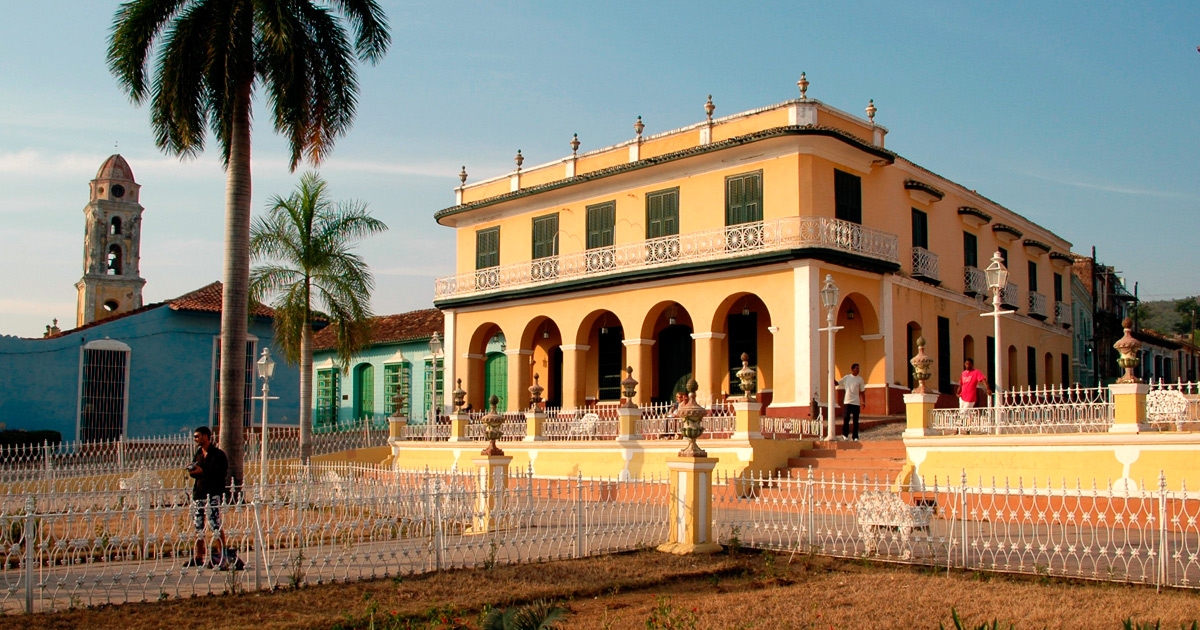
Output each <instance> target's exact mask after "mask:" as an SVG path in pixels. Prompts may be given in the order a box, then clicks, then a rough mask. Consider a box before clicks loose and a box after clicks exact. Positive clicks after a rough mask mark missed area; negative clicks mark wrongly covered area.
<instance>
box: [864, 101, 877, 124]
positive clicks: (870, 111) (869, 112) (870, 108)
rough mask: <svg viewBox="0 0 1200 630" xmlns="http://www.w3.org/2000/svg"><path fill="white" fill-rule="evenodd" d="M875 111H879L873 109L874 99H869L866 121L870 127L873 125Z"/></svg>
mask: <svg viewBox="0 0 1200 630" xmlns="http://www.w3.org/2000/svg"><path fill="white" fill-rule="evenodd" d="M877 111H879V109H878V108H876V107H875V99H871V100H870V102H868V103H867V120H870V121H871V124H872V125H874V124H875V112H877Z"/></svg>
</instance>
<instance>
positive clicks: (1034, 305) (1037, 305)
mask: <svg viewBox="0 0 1200 630" xmlns="http://www.w3.org/2000/svg"><path fill="white" fill-rule="evenodd" d="M1029 316H1030V317H1032V318H1034V319H1041V320H1045V319H1046V316H1047V315H1046V296H1045V295H1042V294H1041V293H1038V292H1037V291H1030V292H1029Z"/></svg>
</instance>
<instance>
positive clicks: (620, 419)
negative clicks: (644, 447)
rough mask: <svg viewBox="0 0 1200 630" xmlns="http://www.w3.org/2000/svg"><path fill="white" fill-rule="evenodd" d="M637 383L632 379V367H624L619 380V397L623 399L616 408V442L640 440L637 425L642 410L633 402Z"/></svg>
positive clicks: (640, 418)
mask: <svg viewBox="0 0 1200 630" xmlns="http://www.w3.org/2000/svg"><path fill="white" fill-rule="evenodd" d="M637 384H638V382H637V381H636V380H634V378H633V366H626V367H625V378H624V379H622V380H621V395H622V396H623V397H624V398H625V400H624V402H622V403H621V406H619V407H617V441H618V442H632V441H634V440H640V439H642V436H641V434H639V433H638V423H639V422H641V420H642V409H641V408H640V407H638V406H637V403H635V402H633V400H634V397H635V396H637Z"/></svg>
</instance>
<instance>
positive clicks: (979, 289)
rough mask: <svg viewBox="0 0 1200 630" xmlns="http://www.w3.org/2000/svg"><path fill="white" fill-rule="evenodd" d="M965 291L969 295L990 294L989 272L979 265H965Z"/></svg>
mask: <svg viewBox="0 0 1200 630" xmlns="http://www.w3.org/2000/svg"><path fill="white" fill-rule="evenodd" d="M963 293H966V294H967V295H976V296H977V295H983V296H986V295H987V294H988V287H987V274H985V273H983V270H982V269H980V268H979V267H970V266H967V267H963Z"/></svg>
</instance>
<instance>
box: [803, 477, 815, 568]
mask: <svg viewBox="0 0 1200 630" xmlns="http://www.w3.org/2000/svg"><path fill="white" fill-rule="evenodd" d="M806 485H807V489H806V494H807V495H808V500H807V501H805V502H804V503H805V504H806V509H807V510H808V514H807V517H808V518H807V521H808V553H815V547H816V532H814V531H813V530H814V529H815V528H816V525H817V515H816V510H815V509H814V507H813V501H814V500H815V499H816V491H815V488H813V469H812V466H809V467H808V483H807V484H806Z"/></svg>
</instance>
